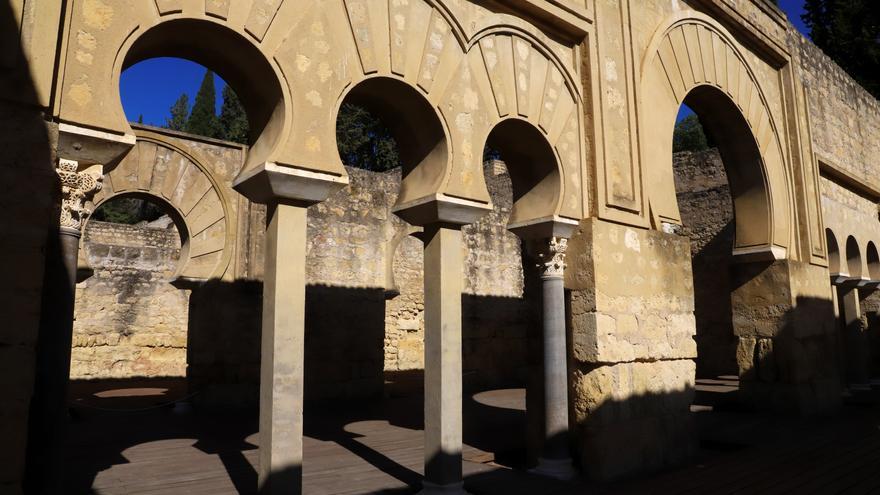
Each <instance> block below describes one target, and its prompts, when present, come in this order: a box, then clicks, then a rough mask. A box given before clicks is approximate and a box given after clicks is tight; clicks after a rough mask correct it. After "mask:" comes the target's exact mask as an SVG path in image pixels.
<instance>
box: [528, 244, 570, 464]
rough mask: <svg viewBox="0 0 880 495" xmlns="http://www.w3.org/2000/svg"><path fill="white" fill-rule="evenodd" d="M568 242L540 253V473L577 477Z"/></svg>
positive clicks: (553, 245)
mask: <svg viewBox="0 0 880 495" xmlns="http://www.w3.org/2000/svg"><path fill="white" fill-rule="evenodd" d="M567 246H568V240H567V239H564V238H563V239H559V238H555V237H554V238H551V239H548V240H546V241H544V242H543V243H542V245H541V246H540V249H539V256H540V258H541V263H540V264H539V265H538V267H539V268H540V269H541V286H542V291H541V292H542V314H543V329H542V330H543V334H542V343H543V348H544V355H543V357H544V360H543V361H544V363H543V372H544V373H543V375H544V442H543V447H542V449H541V456H540V458H539V459H538V467H537V468H536V471H537V472H538V473H540V474H543V475H545V476H550V477H553V478H559V479H570V478H573V477H574V468H573V466H572V464H571V456H570V454H569V447H568V359H567V349H566V345H565V341H566V331H565V281H564V273H565V251H566V249H567Z"/></svg>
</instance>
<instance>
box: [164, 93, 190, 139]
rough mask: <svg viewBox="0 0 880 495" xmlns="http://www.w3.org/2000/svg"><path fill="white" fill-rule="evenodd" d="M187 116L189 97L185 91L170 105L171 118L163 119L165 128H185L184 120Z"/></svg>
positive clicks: (174, 129)
mask: <svg viewBox="0 0 880 495" xmlns="http://www.w3.org/2000/svg"><path fill="white" fill-rule="evenodd" d="M188 117H189V97H188V96H186V93H183V94H182V95H180V97H179V98H177V101H175V102H174V105H172V106H171V118H167V119H165V128H166V129H171V130H172V131H183V130H185V129H186V121H187V118H188Z"/></svg>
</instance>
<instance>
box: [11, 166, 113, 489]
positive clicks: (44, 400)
mask: <svg viewBox="0 0 880 495" xmlns="http://www.w3.org/2000/svg"><path fill="white" fill-rule="evenodd" d="M56 171H57V173H58V177H59V180H60V184H61V205H60V214H59V227H58V231H57V232H54V233H50V236H49V241H48V245H47V251H46V270H45V272H44V275H43V280H44V281H43V300H42V306H41V307H42V309H41V316H40V331H39V336H38V339H37V348H36V370H37V371H36V379H35V383H34V396H33V399H32V400H31V409H30V420H29V435H28V452H27V473H26V480H25V486H26V490H27V492H28V493H35V494H54V493H62V492H63V491H64V490H63V487H62V486H61V478H62V476H61V471H62V461H63V448H64V441H65V437H66V434H67V422H68V414H67V385H68V381H69V380H70V352H71V345H72V340H73V320H74V314H73V312H74V305H75V300H76V269H77V259H78V256H79V241H80V236H81V229H82V225H83V222H84V221H85V219H86V218H87V217H88V215H89V214H91V211H90V210H89V209H88V208H87V207H86V203H87V202H88V201H89V200H90V199H91V198H92V196H93V195H94V194H95V193H96V192H98V191H99V190H100V189H101V175H102V174H101V167H100V166H97V167H93V168H91V169H89V170H86V171H82V172H81V171H79V163H77V162H76V161H73V160H65V159H60V160H59V163H58V168H57V169H56Z"/></svg>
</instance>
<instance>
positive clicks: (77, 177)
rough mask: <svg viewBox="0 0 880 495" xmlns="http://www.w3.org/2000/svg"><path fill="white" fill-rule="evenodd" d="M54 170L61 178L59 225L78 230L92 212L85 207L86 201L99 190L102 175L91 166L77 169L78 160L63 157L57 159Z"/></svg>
mask: <svg viewBox="0 0 880 495" xmlns="http://www.w3.org/2000/svg"><path fill="white" fill-rule="evenodd" d="M97 168H100V167H97ZM55 171H56V172H57V173H58V178H59V179H61V219H60V225H61V227H66V228H69V229H74V230H80V229H81V228H82V224H83V222H84V221H85V219H86V218H87V217H88V216H89V215H91V213H92V211H91V210H90V209H89V208H87V207H86V203H87V202H88V201H90V200H91V198H92V197H93V196H94V195H95V193H97V192H98V191H100V190H101V180H102V178H103V176H102V174H101V173H100V172H95V171H93V170H92V168H90V169H88V170H85V171H79V162H77V161H75V160H67V159H64V158H59V159H58V167H57V168H56V170H55Z"/></svg>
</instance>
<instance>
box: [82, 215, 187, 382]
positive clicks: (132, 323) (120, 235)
mask: <svg viewBox="0 0 880 495" xmlns="http://www.w3.org/2000/svg"><path fill="white" fill-rule="evenodd" d="M83 251H84V255H85V256H86V257H87V258H88V261H89V264H90V265H91V266H92V268H93V269H94V275H93V276H92V277H90V278H89V279H87V280H86V281H84V282H82V283H80V284H78V286H77V294H76V310H75V311H76V313H75V315H76V321H75V323H74V332H73V350H72V357H71V369H70V376H71V378H72V379H98V378H128V377H155V376H181V377H182V376H186V347H187V346H186V344H187V318H188V314H189V310H188V306H189V291H187V290H181V289H177V288H175V287H173V286H172V285H171V284H170V283H169V281H170V280H171V276H172V275H173V273H174V270H175V269H176V266H177V260H178V257H179V255H180V236H179V235H178V233H177V230H176V229H174V227H173V224H172V226H171V227H170V228H169V229H161V228H151V227H147V226H143V225H123V224H113V223H104V222H98V221H92V222H89V223H88V225H87V228H86V231H85V234H84V236H83Z"/></svg>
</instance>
